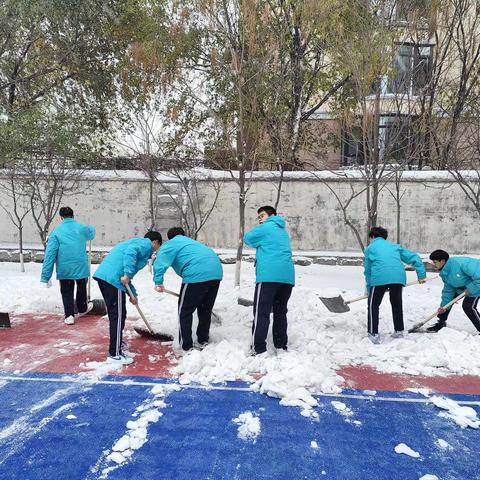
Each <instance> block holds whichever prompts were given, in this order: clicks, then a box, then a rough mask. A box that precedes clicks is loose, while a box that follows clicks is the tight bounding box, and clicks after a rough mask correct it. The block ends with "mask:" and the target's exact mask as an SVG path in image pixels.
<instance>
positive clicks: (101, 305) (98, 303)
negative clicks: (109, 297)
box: [87, 298, 107, 317]
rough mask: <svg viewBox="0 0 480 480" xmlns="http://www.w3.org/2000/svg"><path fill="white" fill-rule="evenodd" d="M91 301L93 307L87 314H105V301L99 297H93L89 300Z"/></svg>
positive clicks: (101, 315)
mask: <svg viewBox="0 0 480 480" xmlns="http://www.w3.org/2000/svg"><path fill="white" fill-rule="evenodd" d="M90 301H91V302H92V303H93V308H92V309H91V310H90V311H89V312H88V314H87V315H96V316H99V317H103V316H104V315H106V314H107V306H106V305H105V301H104V300H103V299H101V298H94V299H93V300H90Z"/></svg>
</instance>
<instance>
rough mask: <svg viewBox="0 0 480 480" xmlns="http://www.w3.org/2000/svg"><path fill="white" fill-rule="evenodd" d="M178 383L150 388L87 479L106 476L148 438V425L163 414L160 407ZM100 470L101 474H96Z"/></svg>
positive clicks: (165, 405)
mask: <svg viewBox="0 0 480 480" xmlns="http://www.w3.org/2000/svg"><path fill="white" fill-rule="evenodd" d="M179 388H180V387H179V386H178V385H157V386H155V387H153V388H152V389H151V392H150V393H151V394H152V396H151V397H149V398H148V399H146V400H145V401H144V402H143V403H142V404H141V405H140V406H138V407H137V408H136V409H135V411H134V412H133V413H132V418H135V420H129V421H128V422H127V425H126V430H125V432H124V434H123V435H122V436H121V437H120V438H119V439H118V440H117V441H116V442H115V443H114V444H113V445H112V447H111V449H109V450H106V451H104V452H103V455H102V456H101V457H100V458H99V459H98V461H97V463H96V465H94V466H93V467H92V469H91V472H90V474H89V476H88V477H87V479H90V478H92V479H93V478H95V479H97V478H99V479H104V478H107V477H108V475H109V473H110V472H112V471H113V470H116V469H117V468H118V467H119V466H120V465H121V464H124V463H125V462H127V461H128V460H129V459H130V458H131V457H132V456H133V454H134V453H135V451H136V450H138V449H139V448H141V447H142V446H143V445H144V444H145V443H146V442H147V440H148V438H147V437H148V427H149V425H150V424H153V423H157V422H158V421H159V419H160V418H161V417H162V416H163V413H162V411H161V409H163V408H166V407H167V404H166V403H165V398H166V396H168V394H169V393H170V392H172V391H175V390H179ZM100 472H101V475H100V476H98V475H97V474H98V473H100Z"/></svg>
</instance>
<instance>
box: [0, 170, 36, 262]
mask: <svg viewBox="0 0 480 480" xmlns="http://www.w3.org/2000/svg"><path fill="white" fill-rule="evenodd" d="M2 176H3V177H4V179H3V180H0V190H1V191H3V192H4V193H5V195H6V197H7V198H9V199H10V201H11V205H4V204H0V207H1V208H2V209H3V210H4V211H5V213H6V214H7V216H8V218H9V219H10V221H11V222H12V224H13V225H14V226H15V227H16V228H17V231H18V248H19V256H20V271H21V272H25V264H24V254H23V228H24V222H25V217H27V215H28V214H29V213H30V212H31V209H32V207H31V202H30V198H29V196H28V192H27V191H26V188H25V184H24V182H23V179H22V178H21V177H20V176H19V175H17V174H16V172H15V167H14V166H13V167H12V168H6V169H4V170H3V171H2Z"/></svg>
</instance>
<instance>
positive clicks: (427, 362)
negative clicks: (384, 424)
mask: <svg viewBox="0 0 480 480" xmlns="http://www.w3.org/2000/svg"><path fill="white" fill-rule="evenodd" d="M223 268H224V274H225V275H224V280H223V281H222V283H221V286H220V290H219V294H218V297H217V302H216V304H215V311H216V312H217V313H218V314H219V315H220V316H221V318H222V323H221V324H215V323H212V327H211V332H210V344H209V345H208V347H207V348H205V349H204V350H202V351H195V352H193V353H192V354H189V355H186V356H184V357H183V358H181V359H179V360H178V363H177V364H176V365H175V366H174V369H173V373H174V374H177V375H178V376H179V381H180V383H182V384H189V383H192V382H196V383H201V384H209V383H212V382H225V381H229V380H244V381H247V382H251V384H252V389H253V390H255V391H258V392H261V393H265V394H267V395H270V396H274V397H277V398H280V399H282V403H283V404H284V405H288V406H295V407H297V408H300V409H301V411H302V414H304V415H308V416H312V417H313V418H315V417H316V415H317V412H316V411H315V409H316V407H317V405H316V403H315V402H316V401H315V399H314V398H313V395H315V394H317V393H338V392H340V391H341V388H342V387H343V385H344V379H343V378H342V377H341V376H340V375H339V374H338V373H337V372H338V370H339V368H341V367H342V366H344V365H367V366H371V367H373V368H375V369H377V370H379V371H383V372H388V373H403V374H411V375H426V376H434V375H437V376H438V375H451V374H458V375H467V374H468V375H477V376H480V356H479V355H478V349H479V347H480V336H478V335H474V334H475V333H476V331H475V328H474V327H473V325H472V324H471V323H470V321H469V320H468V319H467V318H466V317H465V315H464V313H463V311H462V309H461V308H460V307H458V306H455V307H454V308H453V311H452V312H451V314H450V317H449V321H448V325H449V328H444V329H442V330H441V331H440V332H439V333H437V334H435V335H422V334H410V335H407V336H406V337H405V338H402V339H393V338H391V337H390V334H391V332H392V331H393V324H392V317H391V308H390V305H389V302H388V298H385V300H384V302H383V304H382V306H381V311H380V315H381V319H380V335H381V338H382V342H381V344H380V345H373V344H372V343H371V342H370V341H369V340H368V338H367V336H366V303H365V302H356V303H354V304H351V310H350V311H349V312H347V313H343V314H335V313H331V312H329V311H328V310H327V309H326V308H325V306H324V305H323V303H322V302H321V301H320V300H319V298H318V297H319V296H324V297H328V296H336V295H338V294H341V295H342V296H343V297H344V298H345V299H349V298H354V297H357V296H359V295H361V294H362V293H363V290H364V279H363V269H362V268H361V267H355V266H325V265H317V264H313V265H309V266H306V267H301V268H297V269H296V275H297V279H296V282H297V283H296V286H295V288H294V289H293V293H292V297H291V300H290V303H289V312H288V322H289V323H288V336H289V351H288V352H283V351H282V352H276V351H275V349H274V348H273V345H272V344H271V343H272V340H271V333H269V336H268V347H267V348H268V353H267V355H265V356H263V355H262V356H257V357H252V356H250V343H251V324H252V316H253V315H252V308H251V307H250V308H249V307H243V306H241V305H238V304H237V298H238V296H242V297H245V298H250V299H251V298H253V291H254V286H255V273H254V266H253V264H251V263H247V262H244V263H243V264H242V286H241V288H240V289H236V288H234V287H233V283H234V282H233V278H234V270H235V266H234V265H223ZM1 269H2V274H3V276H4V277H6V278H8V281H7V282H5V285H4V286H3V292H2V295H1V296H0V311H11V312H15V313H22V312H37V313H38V314H39V323H40V322H41V318H40V317H41V314H42V312H43V313H46V312H50V313H51V312H58V313H60V312H61V311H62V302H61V296H60V292H59V288H58V282H55V281H54V285H53V288H50V289H47V288H45V286H44V284H41V283H40V281H39V278H40V269H41V265H39V264H35V263H28V264H26V270H27V271H26V273H23V274H22V273H20V271H19V265H18V264H15V263H2V264H1ZM407 276H408V281H412V280H414V279H415V273H414V272H407ZM133 283H134V285H135V286H136V287H137V290H138V292H139V303H140V305H141V307H142V310H143V311H144V313H145V315H146V317H147V318H148V320H149V321H150V323H151V324H152V327H153V328H154V329H155V330H156V331H160V332H164V333H168V334H171V335H176V334H177V331H178V324H177V298H175V297H173V296H171V295H168V294H159V293H157V292H155V291H154V289H153V282H152V279H151V274H150V273H149V272H148V269H147V268H145V269H143V270H142V271H141V272H140V273H139V274H138V275H137V276H136V277H135V278H134V280H133ZM180 284H181V279H180V278H179V277H177V276H176V275H175V273H174V272H173V271H172V270H169V271H168V272H167V275H166V277H165V286H166V287H167V288H169V289H170V290H174V291H178V290H179V289H180ZM92 287H93V288H92V297H93V298H99V297H101V295H100V292H99V290H98V286H97V284H96V282H93V284H92ZM441 290H442V282H441V280H438V279H437V280H434V281H432V282H429V283H427V284H425V285H415V286H412V287H408V288H406V289H405V291H404V301H403V304H404V317H405V323H406V328H407V329H408V328H409V327H410V326H412V325H413V324H414V323H416V322H418V321H419V320H420V319H422V318H425V317H427V316H428V315H429V314H431V313H432V312H433V311H435V310H436V308H437V307H438V304H439V301H440V294H441ZM127 308H128V309H129V315H131V316H134V317H136V318H138V314H137V312H136V310H135V309H134V307H133V306H132V305H130V304H129V303H128V302H127ZM139 322H140V320H139ZM105 328H108V325H107V324H105ZM195 330H196V325H195V321H194V326H193V332H195ZM134 335H137V334H136V333H135V332H133V330H131V329H128V330H127V334H126V337H127V340H128V337H129V336H134ZM194 339H195V338H194ZM76 347H77V346H76ZM76 347H75V348H76ZM57 348H59V349H67V348H72V345H60V344H58V347H57ZM78 348H83V347H81V346H80V345H78ZM87 358H88V354H87V352H86V353H85V366H87V367H88V368H91V369H92V370H94V373H95V372H96V374H97V375H104V374H107V373H108V372H109V371H111V370H112V368H115V367H112V366H111V365H108V364H105V362H104V361H103V359H102V361H101V362H91V361H88V360H87ZM5 359H6V355H5V356H2V354H1V353H0V364H4V363H5ZM150 360H151V361H152V362H153V363H154V362H155V359H154V358H153V357H152V358H150ZM6 363H8V360H7V362H6ZM3 368H6V369H8V365H5V364H4V365H3ZM364 393H365V394H367V392H364ZM372 393H373V394H374V392H372ZM470 420H471V419H470Z"/></svg>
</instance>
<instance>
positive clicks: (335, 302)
mask: <svg viewBox="0 0 480 480" xmlns="http://www.w3.org/2000/svg"><path fill="white" fill-rule="evenodd" d="M319 298H320V300H321V301H322V303H323V304H324V305H325V306H326V307H327V308H328V310H330V312H333V313H345V312H349V311H350V307H349V306H348V304H347V303H346V302H345V300H344V298H343V297H342V296H341V295H338V296H337V297H329V298H327V297H319Z"/></svg>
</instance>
